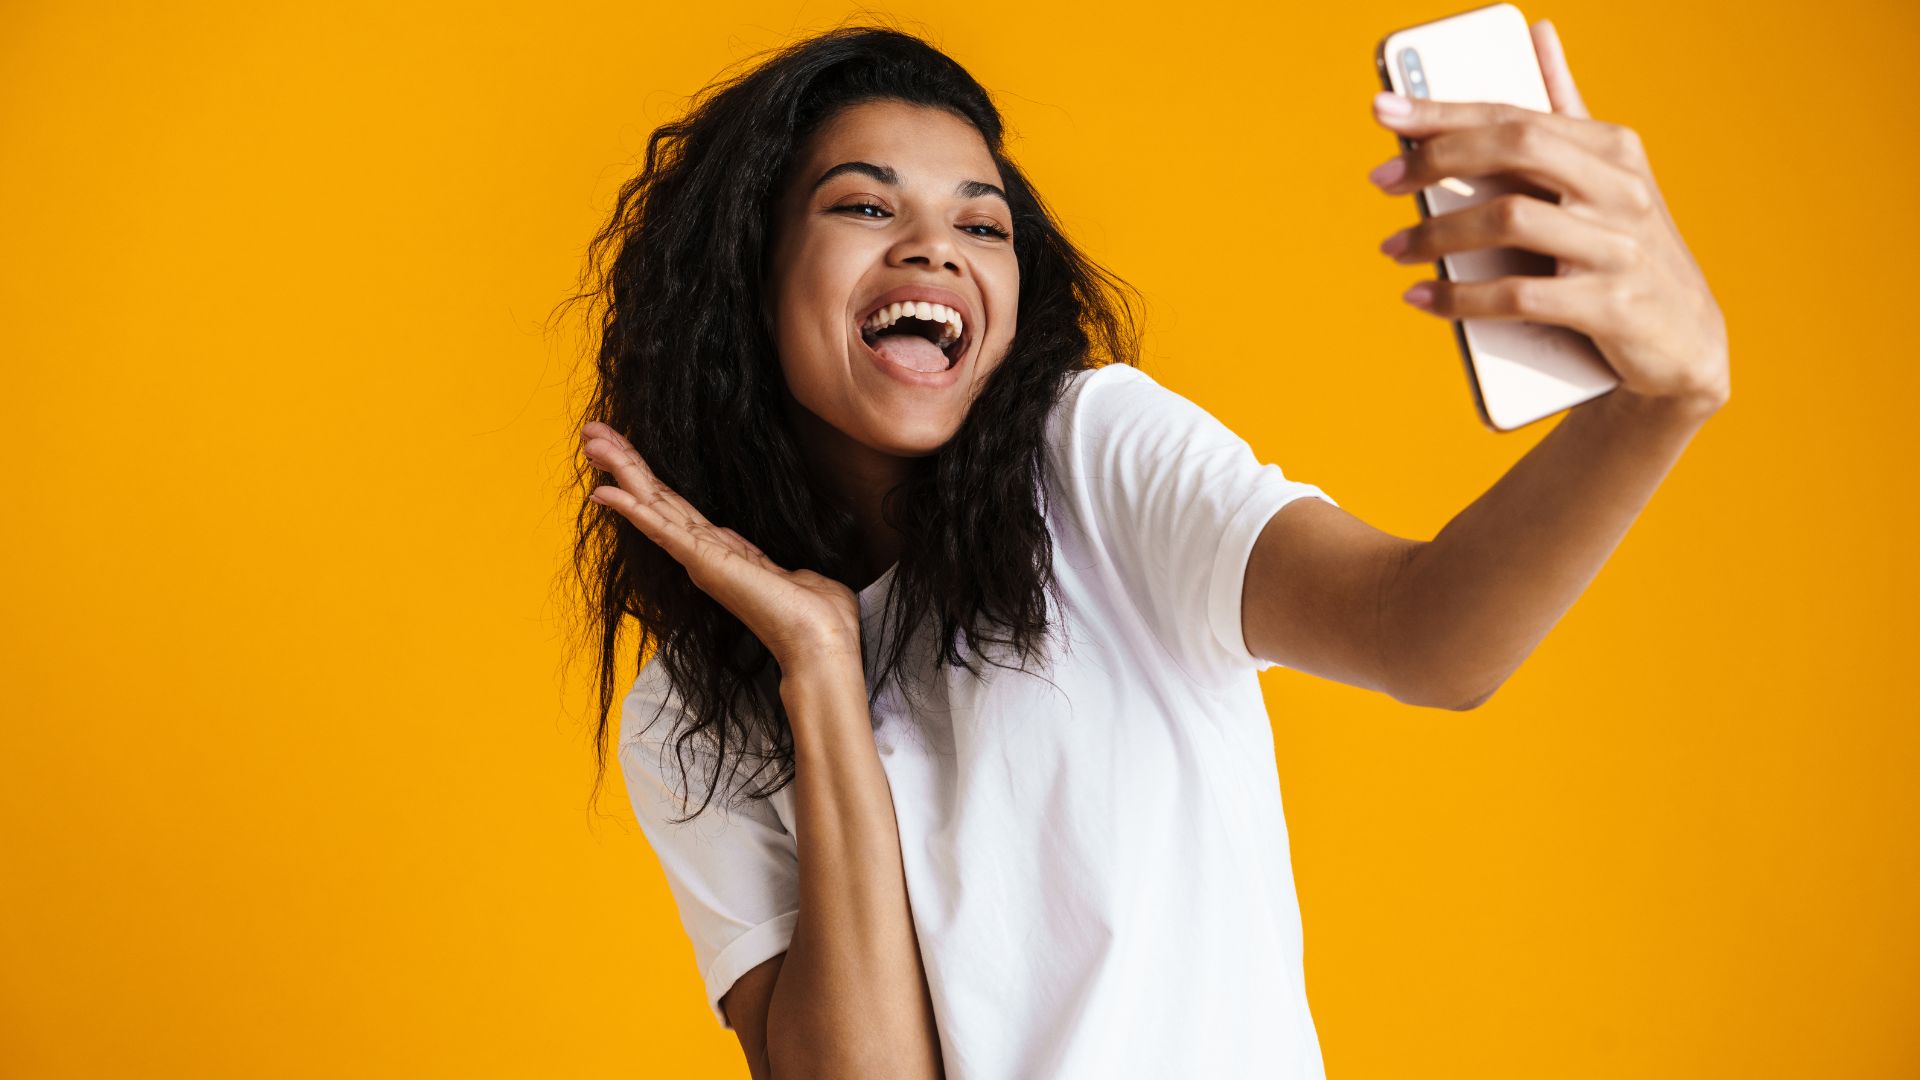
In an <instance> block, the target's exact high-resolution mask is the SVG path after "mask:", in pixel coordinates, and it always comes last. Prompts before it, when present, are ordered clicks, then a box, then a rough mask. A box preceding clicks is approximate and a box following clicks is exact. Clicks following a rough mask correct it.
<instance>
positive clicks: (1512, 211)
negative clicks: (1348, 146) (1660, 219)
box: [1380, 194, 1634, 273]
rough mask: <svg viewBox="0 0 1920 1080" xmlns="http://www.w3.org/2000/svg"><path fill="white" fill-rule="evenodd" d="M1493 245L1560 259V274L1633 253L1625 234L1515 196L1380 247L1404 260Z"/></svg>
mask: <svg viewBox="0 0 1920 1080" xmlns="http://www.w3.org/2000/svg"><path fill="white" fill-rule="evenodd" d="M1498 247H1513V248H1522V249H1525V250H1527V251H1534V252H1538V253H1540V254H1542V255H1551V256H1553V257H1554V258H1555V259H1558V260H1560V263H1561V272H1563V273H1564V272H1566V268H1567V266H1568V265H1569V264H1572V265H1577V266H1579V267H1581V268H1583V269H1591V270H1618V269H1624V268H1625V267H1626V266H1627V265H1629V263H1630V262H1631V260H1632V258H1633V255H1634V242H1633V239H1632V238H1631V237H1629V236H1627V235H1626V234H1624V233H1620V232H1616V231H1615V230H1613V229H1611V228H1608V227H1607V226H1606V225H1603V224H1601V223H1599V222H1596V221H1594V220H1592V219H1590V218H1587V217H1582V216H1581V215H1579V214H1575V213H1573V212H1571V211H1569V210H1568V209H1567V208H1565V207H1563V206H1557V205H1555V204H1553V203H1550V202H1547V201H1546V200H1544V199H1536V198H1534V197H1533V196H1531V195H1518V194H1509V195H1501V196H1498V197H1496V198H1492V199H1488V200H1487V201H1485V202H1482V203H1476V204H1474V205H1472V206H1469V207H1466V208H1464V209H1461V210H1455V211H1453V212H1451V213H1446V214H1440V215H1438V216H1436V217H1431V218H1428V219H1426V220H1425V221H1423V222H1421V223H1420V224H1418V225H1413V226H1409V227H1408V228H1405V229H1402V230H1400V231H1399V232H1397V233H1395V234H1393V235H1392V236H1390V237H1388V238H1387V240H1386V242H1385V243H1382V244H1381V245H1380V250H1381V251H1382V252H1385V253H1386V254H1387V255H1389V256H1392V258H1393V260H1394V261H1395V262H1398V263H1402V264H1408V263H1420V262H1434V261H1436V260H1438V259H1439V258H1440V257H1441V256H1442V255H1451V254H1454V253H1457V252H1462V251H1478V250H1481V249H1483V248H1498ZM1396 249H1397V250H1396Z"/></svg>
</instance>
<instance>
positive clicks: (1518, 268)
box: [1374, 4, 1620, 432]
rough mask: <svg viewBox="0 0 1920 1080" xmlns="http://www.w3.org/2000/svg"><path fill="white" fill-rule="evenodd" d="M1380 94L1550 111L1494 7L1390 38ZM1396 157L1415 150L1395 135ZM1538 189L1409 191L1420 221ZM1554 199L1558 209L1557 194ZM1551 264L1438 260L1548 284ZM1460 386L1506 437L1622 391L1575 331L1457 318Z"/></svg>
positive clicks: (1525, 51)
mask: <svg viewBox="0 0 1920 1080" xmlns="http://www.w3.org/2000/svg"><path fill="white" fill-rule="evenodd" d="M1374 62H1375V64H1376V65H1377V66H1378V67H1379V69H1380V82H1381V85H1383V86H1384V87H1385V88H1386V89H1388V90H1391V91H1394V92H1396V93H1399V94H1404V95H1406V96H1407V97H1412V98H1430V99H1432V100H1434V101H1496V102H1502V103H1504V104H1508V105H1518V106H1520V107H1521V108H1525V109H1533V110H1534V111H1536V112H1552V111H1553V104H1552V102H1551V101H1550V100H1549V99H1548V97H1547V82H1546V79H1545V77H1544V76H1542V75H1541V73H1540V59H1539V56H1538V55H1537V54H1536V53H1535V52H1534V49H1533V33H1532V31H1531V30H1530V29H1529V28H1528V25H1527V19H1526V16H1524V15H1522V14H1520V9H1519V8H1517V7H1515V6H1513V5H1512V4H1491V5H1489V6H1487V7H1482V8H1474V9H1473V10H1472V11H1466V12H1462V13H1460V14H1458V15H1450V16H1448V17H1446V18H1444V19H1436V20H1434V21H1432V22H1425V23H1419V24H1417V25H1415V26H1409V27H1407V28H1406V29H1404V30H1396V31H1394V32H1393V33H1391V34H1388V35H1387V36H1386V37H1384V38H1381V39H1380V46H1379V48H1378V50H1377V51H1376V54H1375V57H1374ZM1398 138H1399V140H1400V148H1401V150H1402V151H1403V152H1404V151H1408V150H1412V149H1413V148H1414V147H1415V146H1416V145H1418V143H1417V142H1415V141H1414V140H1412V139H1409V138H1407V137H1406V136H1404V135H1402V136H1398ZM1527 190H1531V191H1537V190H1538V189H1537V188H1529V187H1527V186H1525V185H1522V184H1521V183H1519V182H1518V181H1517V180H1516V179H1515V178H1511V177H1505V176H1485V177H1480V176H1471V177H1454V176H1450V177H1447V178H1446V179H1444V180H1442V181H1440V182H1439V183H1437V184H1433V185H1429V186H1427V187H1424V188H1422V189H1420V190H1419V191H1417V192H1415V193H1414V201H1415V202H1416V203H1418V204H1419V207H1420V216H1421V219H1422V220H1425V219H1427V218H1431V217H1433V216H1435V215H1437V214H1449V213H1453V212H1455V211H1458V210H1461V209H1464V208H1466V207H1469V206H1473V205H1475V204H1477V203H1481V202H1485V201H1486V200H1488V199H1491V198H1494V197H1495V196H1498V195H1504V194H1507V193H1509V192H1513V191H1527ZM1554 201H1556V202H1557V201H1559V199H1558V196H1555V197H1554ZM1557 264H1558V260H1556V259H1554V258H1553V257H1552V256H1550V255H1541V254H1539V253H1536V252H1531V251H1525V250H1522V249H1520V248H1486V249H1482V250H1479V251H1462V252H1457V253H1454V254H1450V255H1443V256H1441V257H1440V277H1441V278H1442V279H1443V280H1446V281H1486V280H1488V279H1491V278H1497V277H1506V276H1509V275H1516V274H1518V275H1544V276H1548V277H1551V276H1554V275H1555V274H1557V273H1558V272H1559V267H1558V265H1557ZM1453 333H1454V338H1455V339H1456V340H1457V341H1458V342H1459V344H1460V355H1461V357H1462V358H1463V359H1464V360H1465V361H1466V367H1467V384H1468V386H1470V387H1471V388H1472V390H1473V404H1474V408H1475V410H1476V411H1478V412H1479V414H1480V422H1481V423H1482V424H1484V425H1486V426H1487V427H1488V428H1490V429H1492V430H1493V431H1496V432H1499V431H1512V430H1514V429H1515V428H1520V427H1524V426H1526V425H1527V424H1531V423H1533V422H1534V421H1535V420H1539V419H1542V418H1543V417H1547V416H1551V415H1553V414H1554V413H1557V412H1560V411H1562V410H1565V409H1570V408H1572V407H1573V406H1575V405H1578V404H1580V403H1581V402H1583V401H1587V400H1589V399H1592V398H1596V397H1599V396H1600V395H1601V394H1604V393H1606V392H1608V391H1609V390H1612V389H1613V388H1614V387H1615V386H1618V385H1619V382H1620V380H1619V377H1618V376H1616V375H1615V374H1614V373H1613V369H1612V368H1611V367H1609V366H1608V365H1607V361H1606V359H1605V358H1604V357H1603V356H1601V354H1600V350H1599V349H1598V348H1596V347H1595V346H1594V344H1593V339H1591V338H1589V337H1587V336H1586V335H1585V334H1582V333H1580V332H1579V331H1577V330H1573V329H1570V328H1568V327H1564V326H1553V325H1549V324H1545V323H1534V322H1526V321H1523V320H1518V319H1455V320H1453Z"/></svg>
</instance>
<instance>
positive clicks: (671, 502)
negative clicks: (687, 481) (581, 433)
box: [585, 435, 707, 525]
mask: <svg viewBox="0 0 1920 1080" xmlns="http://www.w3.org/2000/svg"><path fill="white" fill-rule="evenodd" d="M585 450H586V455H587V460H589V461H591V462H592V463H593V464H594V465H595V466H596V467H597V468H599V469H601V470H602V471H604V472H607V473H610V474H611V475H612V476H613V478H614V481H615V482H616V483H618V484H619V485H620V486H621V487H622V488H624V489H626V490H627V491H628V492H631V493H632V494H633V495H634V496H636V497H637V498H640V499H643V500H646V501H647V502H650V503H654V504H657V505H659V506H660V508H661V510H662V512H667V513H672V514H674V515H676V516H677V517H678V519H679V520H681V521H683V522H685V523H688V524H692V523H696V522H697V523H699V524H702V525H704V524H707V517H706V515H705V514H702V513H701V512H700V511H699V510H698V509H696V508H695V507H694V505H693V504H692V503H690V502H688V501H687V500H686V499H685V498H683V497H682V496H681V495H680V493H679V492H677V491H675V490H673V489H672V488H671V487H668V486H667V485H666V484H665V483H662V482H661V480H660V478H659V477H658V476H655V475H654V472H653V469H652V467H651V466H649V465H648V464H647V462H646V459H645V458H642V457H641V456H640V452H639V451H638V450H635V449H634V448H633V444H632V443H629V442H627V441H626V440H625V439H623V438H620V437H619V436H618V435H615V436H613V437H612V438H608V437H607V436H604V435H600V436H595V437H594V438H592V439H590V440H588V442H587V445H586V447H585Z"/></svg>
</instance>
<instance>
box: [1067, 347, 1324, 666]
mask: <svg viewBox="0 0 1920 1080" xmlns="http://www.w3.org/2000/svg"><path fill="white" fill-rule="evenodd" d="M1075 380H1076V385H1075V386H1074V387H1073V388H1071V389H1070V390H1069V393H1068V394H1067V395H1065V396H1064V397H1063V408H1062V409H1061V410H1060V413H1059V415H1060V421H1059V427H1058V428H1057V429H1056V431H1055V433H1054V435H1053V439H1054V452H1055V453H1056V454H1057V455H1058V460H1059V464H1060V467H1061V468H1063V469H1064V470H1065V472H1066V474H1067V476H1066V479H1067V486H1068V488H1069V491H1070V495H1071V498H1073V499H1074V501H1075V502H1077V503H1078V504H1079V505H1080V508H1081V515H1082V517H1083V518H1084V519H1085V522H1084V523H1085V525H1086V526H1087V529H1088V532H1089V533H1090V534H1091V535H1092V537H1093V538H1094V541H1095V543H1096V544H1097V545H1098V546H1099V547H1100V549H1101V550H1103V551H1104V552H1105V553H1106V556H1107V557H1108V559H1110V560H1111V562H1112V564H1113V568H1114V570H1115V571H1116V573H1117V575H1118V578H1119V580H1120V582H1121V585H1122V587H1123V588H1125V589H1126V591H1127V593H1128V594H1129V596H1131V597H1132V598H1133V600H1134V602H1135V604H1136V606H1137V607H1138V608H1139V609H1140V611H1141V613H1142V615H1143V616H1144V617H1145V619H1146V621H1147V622H1148V623H1149V624H1151V626H1152V628H1153V631H1154V634H1155V636H1156V637H1158V639H1159V640H1160V643H1161V644H1162V646H1164V647H1165V649H1166V650H1167V652H1169V653H1170V654H1172V656H1173V658H1174V660H1175V661H1176V662H1177V663H1178V664H1179V665H1180V666H1181V667H1182V668H1183V669H1185V670H1186V672H1187V673H1188V674H1189V675H1190V676H1192V677H1194V678H1195V679H1197V680H1199V681H1201V682H1203V683H1208V684H1213V685H1218V684H1220V683H1221V682H1222V681H1224V680H1226V679H1228V678H1231V677H1232V676H1233V675H1235V674H1236V673H1241V672H1246V671H1264V670H1266V669H1267V668H1270V667H1274V666H1276V665H1275V664H1274V662H1273V661H1269V660H1265V659H1261V658H1259V657H1256V656H1254V655H1253V654H1252V653H1251V652H1249V651H1248V649H1247V645H1246V637H1245V634H1244V632H1243V631H1242V629H1241V595H1242V593H1243V591H1244V588H1245V583H1246V572H1247V560H1248V559H1249V558H1250V557H1251V556H1252V554H1253V545H1254V541H1256V540H1258V539H1259V537H1260V532H1261V530H1262V529H1264V528H1265V527H1266V524H1267V522H1268V521H1269V520H1271V519H1272V517H1273V515H1274V514H1275V513H1276V512H1278V511H1279V509H1280V508H1281V507H1282V506H1285V505H1286V504H1287V503H1290V502H1292V501H1293V500H1295V499H1298V498H1301V497H1303V496H1312V497H1314V498H1319V499H1324V500H1326V501H1327V502H1329V503H1333V504H1334V505H1336V506H1337V505H1339V504H1338V503H1334V501H1333V499H1332V498H1330V497H1329V496H1328V495H1327V494H1326V493H1325V492H1323V491H1321V490H1320V488H1318V487H1317V486H1315V485H1313V484H1309V483H1305V482H1302V481H1299V480H1293V479H1290V478H1288V477H1287V475H1286V474H1285V473H1284V472H1282V471H1281V468H1280V466H1278V465H1274V464H1263V463H1262V462H1261V461H1260V460H1259V459H1258V458H1257V457H1255V455H1254V453H1253V449H1252V447H1250V446H1249V445H1248V444H1247V442H1246V440H1244V439H1242V438H1241V437H1240V436H1238V435H1236V434H1234V432H1233V431H1232V430H1231V429H1230V428H1228V427H1227V426H1226V425H1225V424H1223V423H1221V422H1220V421H1219V420H1218V419H1215V418H1214V416H1213V415H1212V414H1211V413H1209V412H1207V411H1206V410H1205V409H1202V408H1201V407H1200V406H1199V405H1196V404H1194V403H1193V402H1192V401H1190V400H1188V399H1187V398H1185V397H1182V396H1181V395H1180V394H1177V393H1175V392H1174V391H1172V390H1169V389H1167V388H1166V387H1164V386H1161V385H1160V384H1159V383H1158V382H1156V381H1154V379H1153V377H1152V376H1150V375H1148V374H1147V373H1146V372H1144V371H1141V370H1140V369H1139V368H1136V367H1133V366H1131V365H1128V364H1109V365H1106V366H1104V367H1101V368H1096V369H1094V370H1092V371H1090V372H1084V373H1080V374H1078V375H1076V376H1075Z"/></svg>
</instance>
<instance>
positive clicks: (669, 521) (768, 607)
mask: <svg viewBox="0 0 1920 1080" xmlns="http://www.w3.org/2000/svg"><path fill="white" fill-rule="evenodd" d="M580 437H581V439H582V440H583V443H582V450H583V451H584V452H585V453H586V456H587V460H589V461H591V462H592V463H593V464H594V466H595V467H596V468H599V469H601V470H603V471H605V472H607V473H610V474H612V476H613V478H614V481H615V483H616V484H617V485H618V486H613V487H608V486H604V485H603V486H600V487H596V488H594V489H593V491H592V493H591V494H590V495H589V496H588V497H589V498H590V499H592V500H593V501H594V502H597V503H599V504H601V505H602V506H609V507H612V508H613V509H614V510H616V511H618V512H619V513H620V514H621V515H622V516H624V517H625V518H626V519H627V520H628V521H631V522H633V524H634V526H635V527H637V528H638V529H639V530H640V532H641V533H642V534H644V535H645V536H646V537H647V538H648V539H650V540H652V541H653V542H654V543H656V544H658V545H660V547H661V548H662V549H664V550H665V551H666V553H667V554H669V555H671V556H673V557H674V559H675V560H677V561H678V562H679V563H680V565H682V566H684V567H686V569H687V574H688V576H689V577H691V578H692V579H693V583H694V584H695V585H697V586H699V587H700V589H701V590H702V591H703V592H705V593H706V594H707V595H709V596H711V597H713V598H714V599H715V600H717V601H719V602H720V605H721V606H722V607H725V608H726V609H727V610H728V611H730V612H732V613H733V614H734V616H735V617H736V618H738V619H739V620H740V621H741V622H742V623H744V624H746V627H747V629H748V630H750V631H752V632H753V635H754V636H755V637H757V638H759V639H760V642H761V644H763V645H765V646H766V647H767V651H769V652H771V653H772V654H773V658H774V662H775V663H777V664H779V665H780V671H781V675H782V678H783V679H786V678H791V677H793V675H794V673H795V672H796V671H799V670H807V669H810V668H813V667H817V666H821V665H828V666H831V665H839V664H846V663H849V662H850V663H852V665H853V667H854V670H856V671H858V670H859V668H860V662H861V659H860V601H859V598H858V597H857V596H855V595H854V592H853V590H852V589H849V588H847V587H846V586H845V585H842V584H841V583H840V582H837V581H835V580H833V579H832V578H828V577H824V576H822V575H820V574H816V573H814V572H813V571H811V570H784V569H782V568H780V567H779V566H776V565H775V564H774V563H773V561H772V560H771V559H768V558H767V556H766V554H765V553H764V552H762V551H761V550H760V549H759V548H758V547H755V546H754V545H753V544H752V543H751V542H750V541H748V540H747V539H746V538H745V537H743V536H741V535H740V534H739V533H737V532H734V531H733V530H732V529H729V528H725V527H722V526H716V525H714V524H713V523H711V522H709V521H708V520H707V519H706V516H705V515H704V514H702V513H700V511H698V510H696V509H694V507H693V504H692V503H689V502H688V501H687V500H686V499H684V498H682V497H680V495H679V494H677V493H675V492H674V491H673V490H672V489H671V488H669V487H667V486H666V485H665V484H663V483H661V482H660V480H659V478H658V477H656V476H654V474H653V470H652V469H650V468H648V467H647V463H646V462H645V461H644V460H642V458H641V457H640V453H639V451H637V450H635V449H634V448H633V444H632V443H630V442H628V441H627V440H626V438H625V437H623V436H622V435H621V434H620V433H619V432H617V431H615V430H614V429H613V428H611V427H609V426H607V425H606V424H602V423H598V422H594V423H589V424H587V425H586V426H585V427H583V428H582V429H581V431H580Z"/></svg>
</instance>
